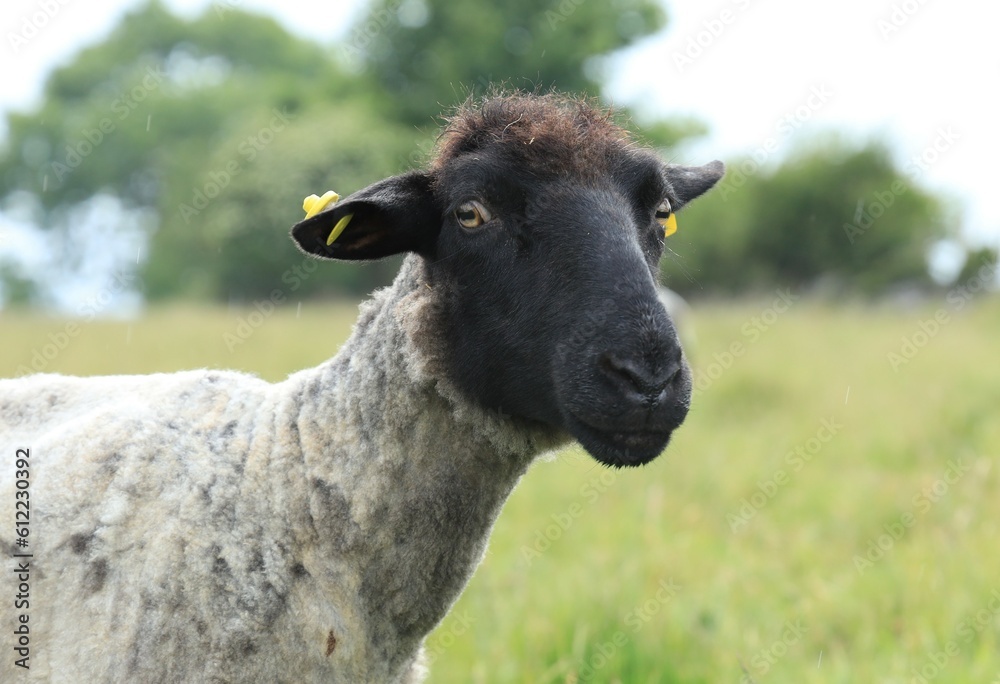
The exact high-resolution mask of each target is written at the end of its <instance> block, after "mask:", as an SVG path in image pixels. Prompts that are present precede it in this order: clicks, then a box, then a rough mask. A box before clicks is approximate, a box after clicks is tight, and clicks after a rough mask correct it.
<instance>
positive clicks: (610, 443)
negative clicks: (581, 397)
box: [567, 416, 673, 468]
mask: <svg viewBox="0 0 1000 684" xmlns="http://www.w3.org/2000/svg"><path fill="white" fill-rule="evenodd" d="M568 423H569V424H568V426H567V427H568V429H569V432H570V434H572V435H573V437H575V438H576V440H577V441H578V442H580V445H581V446H582V447H583V448H584V449H586V450H587V452H588V453H589V454H590V455H591V456H593V457H594V458H595V459H597V460H598V461H600V462H601V463H603V464H605V465H608V466H613V467H616V468H623V467H624V468H631V467H635V466H640V465H644V464H646V463H649V462H650V461H652V460H653V459H654V458H656V457H657V456H659V455H660V454H661V453H663V450H664V449H666V448H667V444H668V443H669V442H670V436H671V435H672V434H673V430H649V429H636V430H608V429H604V428H599V427H595V426H593V425H590V424H588V423H586V422H584V421H582V420H580V419H579V418H576V417H574V416H568Z"/></svg>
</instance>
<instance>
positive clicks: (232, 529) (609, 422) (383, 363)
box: [0, 92, 723, 683]
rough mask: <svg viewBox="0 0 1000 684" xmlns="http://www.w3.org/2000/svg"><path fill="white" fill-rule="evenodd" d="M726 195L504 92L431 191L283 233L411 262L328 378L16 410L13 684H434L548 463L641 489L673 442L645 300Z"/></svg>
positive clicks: (630, 145) (402, 183)
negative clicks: (601, 468)
mask: <svg viewBox="0 0 1000 684" xmlns="http://www.w3.org/2000/svg"><path fill="white" fill-rule="evenodd" d="M722 174H723V167H722V164H721V163H719V162H712V163H710V164H707V165H705V166H701V167H683V166H677V165H668V164H665V163H664V162H663V161H661V160H660V159H659V158H658V157H656V156H655V155H654V154H653V153H652V152H651V151H649V150H647V149H644V148H642V147H640V146H639V145H637V144H636V143H635V142H633V141H632V140H631V138H630V136H629V134H628V133H626V131H625V130H623V129H622V128H621V127H619V126H618V125H617V124H616V123H615V122H614V119H613V117H612V115H611V114H610V113H609V112H608V111H605V110H604V109H602V108H601V107H600V106H599V105H596V104H592V103H590V102H588V101H585V100H581V99H574V98H571V97H568V96H561V95H557V94H545V95H538V94H526V93H519V92H513V93H495V94H493V95H490V96H488V97H486V98H484V99H482V100H480V101H478V102H474V101H469V102H467V103H465V104H464V105H462V106H461V107H459V108H458V109H457V110H456V112H455V113H454V114H453V115H452V116H451V117H450V118H449V119H448V121H447V123H446V125H445V127H444V130H443V132H442V134H441V136H440V138H439V141H438V145H437V151H436V156H435V158H434V159H433V161H432V162H431V163H430V164H429V165H428V167H427V168H425V169H422V170H415V171H409V172H406V173H403V174H401V175H398V176H393V177H390V178H387V179H384V180H381V181H378V182H376V183H374V184H373V185H370V186H368V187H366V188H364V189H362V190H359V191H357V192H355V193H354V194H353V195H351V196H349V197H347V198H346V199H344V200H343V201H341V202H337V203H335V204H332V205H331V206H328V207H326V208H325V209H324V210H323V211H320V212H319V213H316V214H315V215H313V216H310V217H309V218H307V219H305V220H303V221H300V222H299V223H298V224H296V225H295V226H294V227H293V229H292V238H293V240H294V241H295V243H296V244H297V245H298V247H299V248H300V249H302V250H303V251H304V252H306V253H307V254H310V255H313V256H315V257H317V258H320V259H342V260H367V259H378V258H381V257H385V256H387V255H391V254H406V256H405V258H404V261H403V263H402V266H401V268H400V271H399V273H398V275H397V277H396V279H395V281H394V283H393V284H392V285H391V286H389V287H387V288H384V289H381V290H379V291H377V292H375V293H374V294H373V296H372V297H371V298H370V299H369V301H367V302H366V303H364V304H363V305H362V307H361V309H360V313H359V317H358V320H357V322H356V324H355V327H354V330H353V332H352V334H351V336H350V338H349V339H348V341H347V342H346V343H345V344H344V345H343V347H342V348H341V349H340V350H339V352H338V353H336V355H334V356H333V357H332V358H331V359H330V360H328V361H326V362H325V363H322V364H321V365H319V366H318V367H316V368H312V369H308V370H303V371H301V372H297V373H295V374H293V375H291V376H290V377H288V379H286V380H285V381H283V382H280V383H276V384H270V383H267V382H264V381H262V380H260V379H258V378H256V377H254V376H251V375H247V374H243V373H237V372H223V371H215V370H196V371H188V372H181V373H174V374H157V375H149V376H110V377H93V378H76V377H66V376H61V375H51V374H47V375H33V376H27V377H23V378H19V379H15V380H3V381H0V446H2V451H0V453H2V455H3V459H4V463H5V466H4V468H3V469H2V474H0V500H2V501H3V502H5V503H4V505H5V506H13V502H14V500H15V496H16V492H19V491H22V488H21V487H19V486H18V485H16V484H15V469H14V467H13V466H12V465H11V464H12V463H13V459H14V457H15V453H17V454H18V455H19V456H21V457H22V458H21V460H20V465H18V468H22V466H23V470H24V471H25V472H24V473H23V478H22V475H17V478H19V479H27V481H28V483H29V484H30V487H29V488H28V492H29V494H30V525H29V524H28V523H27V522H25V523H23V526H24V527H25V528H30V534H29V530H27V529H26V530H24V535H29V536H27V537H24V535H22V534H21V531H17V532H15V530H13V529H12V528H11V526H10V525H7V526H4V527H0V547H2V549H3V551H4V552H5V554H6V556H7V557H8V558H11V556H12V554H14V553H22V554H24V553H26V552H27V553H30V554H31V557H30V558H19V559H15V560H17V562H18V563H21V564H23V567H24V568H26V569H25V570H24V571H23V574H24V577H25V578H27V582H26V584H27V585H30V586H29V587H28V589H29V590H30V591H29V593H30V599H26V600H27V601H29V602H30V606H29V605H28V604H27V603H25V604H24V605H23V609H22V608H21V607H20V606H19V607H18V609H15V610H14V611H12V605H13V604H12V603H11V602H10V601H9V600H5V601H4V608H3V611H2V616H3V620H2V623H3V625H4V627H3V629H2V633H3V637H2V644H0V652H2V653H3V654H4V656H3V659H2V660H0V680H2V681H5V682H7V681H14V677H16V676H17V675H18V674H30V675H31V676H32V678H35V679H38V680H49V679H51V680H53V681H71V682H83V681H86V682H116V681H120V682H142V681H176V682H187V681H199V682H201V681H204V682H235V681H255V682H351V683H357V682H362V683H364V682H379V683H384V682H399V683H407V682H419V681H421V680H422V678H423V677H424V675H425V672H426V668H425V667H424V664H423V660H422V655H421V653H422V648H423V641H424V639H425V637H426V635H427V634H428V633H429V632H430V631H431V630H432V629H433V628H434V627H435V625H437V624H438V623H439V621H440V620H441V619H442V618H443V617H444V615H445V614H446V613H447V612H448V610H449V608H450V607H451V605H452V604H453V603H454V601H455V600H456V598H457V597H458V595H459V593H460V592H461V590H462V588H463V587H464V586H465V584H466V583H467V582H468V580H469V579H470V577H471V575H472V573H473V572H474V570H475V568H476V566H477V565H478V564H479V562H480V561H481V559H482V557H483V554H484V551H485V545H486V541H487V538H488V536H489V534H490V531H491V528H492V525H493V523H494V521H495V519H496V517H497V515H498V513H499V511H500V509H501V506H502V505H503V503H504V501H505V500H506V498H507V497H508V495H509V494H510V493H511V491H512V489H513V488H514V486H515V485H516V484H517V482H518V480H519V479H520V477H521V476H522V474H524V473H525V471H526V470H527V469H528V467H529V465H530V464H531V463H532V461H533V460H534V459H535V458H536V457H537V456H538V455H539V454H541V453H543V452H546V451H549V450H553V449H556V448H558V447H561V446H562V445H564V444H566V443H567V442H569V441H571V440H576V441H577V442H579V443H580V444H581V445H582V446H583V448H584V449H585V450H586V451H587V452H589V453H590V454H591V455H592V456H593V457H594V458H595V459H596V460H597V461H598V462H600V463H602V464H604V465H606V466H610V467H615V468H622V467H635V466H639V465H642V464H644V463H647V462H649V461H650V460H652V459H653V458H655V457H656V456H658V455H659V454H660V453H661V452H662V451H663V450H664V448H665V447H666V445H667V443H668V441H669V439H670V437H671V434H672V433H673V431H674V430H675V429H677V427H678V426H680V424H681V423H682V421H683V420H684V418H685V416H686V414H687V412H688V408H689V403H690V396H691V374H690V370H689V367H688V365H687V363H686V361H685V358H684V356H683V352H682V350H681V347H680V345H679V343H678V340H677V336H676V332H675V330H674V327H673V325H672V324H671V321H670V318H669V316H668V314H667V312H666V310H665V309H664V307H663V306H662V305H661V304H660V303H659V302H658V300H657V291H656V285H655V283H656V280H655V278H656V274H657V273H658V261H659V259H660V256H661V254H662V251H663V242H664V234H665V227H667V226H670V225H675V221H676V219H675V218H674V212H676V211H678V210H679V209H681V208H682V207H683V206H684V205H686V204H687V203H688V202H690V201H691V200H692V199H694V198H695V197H698V196H699V195H701V194H702V193H704V192H706V191H707V190H708V189H709V188H711V187H712V185H714V184H715V183H716V181H717V180H718V179H719V178H720V177H721V176H722ZM335 228H336V229H338V230H339V231H340V234H339V235H338V236H335V239H331V232H334V229H335ZM316 344H318V345H322V344H324V343H323V341H322V340H316ZM18 450H21V451H18ZM21 525H22V523H18V527H21ZM19 537H21V539H19ZM24 539H27V541H28V542H29V544H28V546H27V547H24V546H15V542H18V541H24ZM10 562H11V561H8V564H9V563H10ZM11 575H12V573H9V572H5V573H4V575H3V576H4V580H3V581H2V584H3V591H4V597H5V599H6V598H7V597H10V596H12V594H13V593H14V592H15V591H17V590H18V587H19V586H20V587H21V589H24V588H25V587H24V586H22V585H17V582H18V581H19V580H17V579H15V578H12V577H11ZM22 615H26V616H27V618H22V617H21V616H22ZM25 619H26V620H27V622H24V624H25V625H26V630H27V632H30V634H27V637H26V638H25V639H22V636H25V635H24V634H22V635H18V634H12V629H11V625H15V624H19V623H18V621H19V620H25ZM26 643H27V644H28V645H27V646H25V644H26ZM18 647H20V648H22V651H16V650H12V649H16V648H18ZM12 653H13V654H14V656H12V655H11V654H12ZM25 653H26V654H27V655H26V656H25V655H24V654H25ZM15 658H23V659H22V660H19V661H17V662H15ZM25 665H26V666H29V667H30V670H24V669H23V666H25Z"/></svg>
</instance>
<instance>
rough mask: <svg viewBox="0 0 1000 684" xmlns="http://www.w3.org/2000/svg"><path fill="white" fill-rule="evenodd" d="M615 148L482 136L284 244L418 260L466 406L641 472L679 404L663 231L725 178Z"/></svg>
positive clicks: (302, 228)
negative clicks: (562, 434) (573, 148)
mask: <svg viewBox="0 0 1000 684" xmlns="http://www.w3.org/2000/svg"><path fill="white" fill-rule="evenodd" d="M515 123H517V122H515ZM504 130H506V129H504ZM613 142H614V141H612V143H613ZM612 143H609V142H608V141H607V140H604V141H603V142H602V144H603V149H602V154H601V155H600V156H599V157H594V156H591V159H590V162H589V163H586V164H583V165H580V164H577V165H575V168H567V166H568V163H567V162H565V161H564V162H560V161H559V160H553V159H551V158H549V157H551V155H546V149H545V145H546V141H545V140H544V139H538V140H536V138H535V137H531V138H528V137H527V135H522V136H521V139H518V140H515V141H514V143H513V144H511V143H509V142H504V141H503V140H498V139H497V138H496V137H493V138H489V137H487V142H485V143H483V142H476V143H475V144H472V143H470V144H469V145H468V146H467V147H468V149H462V148H461V146H457V147H458V149H455V150H453V151H452V154H451V156H450V157H449V158H448V159H446V160H445V161H444V162H442V163H439V164H438V165H437V166H436V168H435V169H434V170H433V171H431V172H428V173H410V174H405V175H403V176H398V177H395V178H391V179H387V180H385V181H382V182H380V183H376V184H375V185H373V186H371V187H369V188H366V189H365V190H362V191H361V192H359V193H356V194H355V195H353V196H351V197H349V198H347V200H345V201H344V202H342V203H341V204H339V205H338V206H337V207H335V208H334V209H333V210H331V211H328V212H325V213H324V214H320V215H319V216H317V217H315V218H313V219H310V220H308V221H304V222H302V223H300V224H299V225H298V226H296V228H295V229H294V231H293V235H294V237H295V239H296V240H297V241H298V243H299V245H300V246H301V247H302V248H303V249H305V250H306V251H309V252H311V253H314V254H318V255H321V256H327V257H332V258H375V257H378V256H383V255H385V254H387V253H394V252H399V251H414V252H417V253H419V254H421V255H422V256H423V257H424V258H425V259H426V260H427V265H428V273H429V277H430V279H431V281H432V282H431V283H430V284H431V286H432V287H433V288H434V289H435V290H437V291H439V292H440V293H441V296H442V297H444V298H445V301H444V303H445V307H446V310H447V313H446V317H445V318H446V321H445V325H446V327H447V329H446V330H445V339H446V340H447V346H448V353H449V354H450V359H449V367H450V369H451V373H452V374H453V375H454V378H453V379H454V381H455V382H456V383H457V384H458V385H459V386H460V387H461V388H462V389H463V390H464V391H465V392H466V393H467V394H468V395H469V396H471V397H473V398H475V399H476V400H477V401H479V402H480V403H481V404H482V405H484V406H485V407H487V408H490V409H495V410H498V411H501V412H503V413H506V414H509V415H513V416H518V417H520V418H524V419H528V420H532V421H539V422H542V423H546V424H549V425H552V426H555V427H558V428H561V429H562V430H565V431H566V432H567V433H569V434H570V435H572V436H573V437H574V438H576V439H577V440H578V441H579V442H580V443H581V444H582V445H583V447H584V448H585V449H586V450H587V451H588V452H590V454H591V455H593V456H594V457H595V458H596V459H598V460H599V461H601V462H602V463H605V464H607V465H612V466H635V465H640V464H643V463H646V462H648V461H650V460H651V459H653V458H655V457H656V456H657V455H659V454H660V453H661V452H662V451H663V449H664V448H665V447H666V445H667V442H668V441H669V440H670V436H671V434H672V433H673V431H674V430H675V429H676V428H677V427H678V426H679V425H680V424H681V422H682V421H683V420H684V418H685V416H686V415H687V411H688V407H689V404H690V397H691V374H690V370H689V368H688V366H687V363H686V362H685V359H684V355H683V353H682V351H681V347H680V343H679V341H678V338H677V333H676V331H675V329H674V326H673V323H672V322H671V320H670V318H669V316H668V315H667V312H666V310H665V309H664V307H663V306H662V304H661V303H660V301H659V299H658V297H657V293H656V285H655V284H656V278H657V274H658V268H659V267H658V264H659V259H660V257H661V255H662V252H663V244H664V226H663V221H664V219H665V218H666V212H668V211H676V210H678V209H680V208H681V207H683V206H684V204H686V203H687V202H689V201H690V200H692V199H694V198H695V197H697V196H698V195H700V194H702V193H703V192H705V191H707V190H708V189H709V188H711V187H712V185H714V184H715V182H716V181H717V180H718V179H719V178H720V177H721V176H722V173H723V170H722V165H721V164H720V163H718V162H713V163H712V164H709V165H707V166H704V167H697V168H687V167H678V166H667V165H664V164H663V163H662V162H661V161H659V160H658V159H657V158H656V157H655V156H653V155H652V154H650V153H648V152H645V151H642V150H638V149H636V148H634V147H631V146H628V145H620V144H612ZM532 144H537V145H538V147H537V148H534V149H531V148H530V146H531V145H532ZM453 147H454V146H453ZM554 147H557V146H552V145H550V148H549V151H551V150H552V149H554ZM564 147H565V146H564ZM574 158H576V159H577V160H578V161H579V155H574ZM348 213H352V214H353V215H354V217H353V218H352V220H351V223H350V224H349V225H348V227H347V228H346V229H345V230H344V232H343V234H342V235H341V237H339V238H338V239H337V241H335V242H334V243H333V244H332V245H326V244H325V240H324V238H325V237H326V236H327V234H328V233H329V230H330V228H331V227H332V226H333V225H334V224H335V223H336V222H337V221H339V220H340V219H341V218H342V217H343V216H345V215H346V214H348Z"/></svg>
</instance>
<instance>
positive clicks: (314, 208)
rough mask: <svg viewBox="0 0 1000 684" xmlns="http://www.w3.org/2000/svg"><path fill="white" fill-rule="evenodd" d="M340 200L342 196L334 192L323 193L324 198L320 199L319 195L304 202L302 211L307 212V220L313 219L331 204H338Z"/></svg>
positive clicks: (307, 198) (312, 196) (310, 196)
mask: <svg viewBox="0 0 1000 684" xmlns="http://www.w3.org/2000/svg"><path fill="white" fill-rule="evenodd" d="M339 199H340V195H338V194H337V193H335V192H334V191H333V190H327V191H326V192H324V193H323V196H322V197H319V196H318V195H309V196H308V197H306V198H305V199H304V200H302V209H303V211H305V212H306V218H307V219H311V218H312V217H313V216H315V215H316V214H318V213H319V212H321V211H323V210H324V209H326V208H327V207H328V206H330V205H331V204H336V203H337V200H339ZM303 220H304V219H303Z"/></svg>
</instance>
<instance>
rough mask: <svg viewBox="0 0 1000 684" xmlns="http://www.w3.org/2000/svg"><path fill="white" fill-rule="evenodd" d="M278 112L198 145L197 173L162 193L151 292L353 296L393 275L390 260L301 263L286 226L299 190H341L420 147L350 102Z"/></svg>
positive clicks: (396, 164) (297, 207)
mask: <svg viewBox="0 0 1000 684" xmlns="http://www.w3.org/2000/svg"><path fill="white" fill-rule="evenodd" d="M278 114H279V113H278V112H263V113H260V114H258V115H257V116H254V117H247V118H246V119H245V120H244V122H243V125H242V127H241V128H240V129H235V130H233V131H232V133H231V135H229V136H226V137H225V138H224V139H222V140H220V141H219V142H218V144H217V145H215V147H214V148H213V149H211V150H207V151H206V152H207V154H206V155H205V163H204V166H203V170H202V172H200V173H199V174H198V175H196V176H195V177H194V178H192V179H190V180H189V182H188V183H187V184H186V185H184V186H177V187H176V188H172V189H171V192H170V194H169V195H168V196H167V197H165V198H164V205H165V206H168V207H172V209H170V210H168V211H164V212H163V214H162V218H161V220H162V227H161V228H160V230H159V231H158V232H157V233H156V236H155V240H154V245H153V247H154V250H156V254H157V255H158V256H157V258H155V259H153V260H152V261H151V262H150V264H149V267H148V268H147V273H146V280H147V285H148V288H149V293H150V295H151V296H154V297H157V296H166V295H169V294H177V293H182V294H184V295H187V296H191V297H199V298H211V299H217V300H218V299H222V300H225V299H234V298H235V299H259V298H267V297H268V296H269V295H270V293H271V292H272V291H273V290H274V289H275V288H277V289H279V290H281V291H282V292H283V294H284V295H285V296H288V297H292V296H295V297H300V296H308V295H310V294H315V293H317V292H322V291H350V292H353V293H354V294H357V295H361V294H365V293H367V292H369V291H370V290H371V289H372V288H373V287H376V286H378V285H382V284H385V283H387V282H388V281H390V280H391V279H392V276H393V275H395V272H396V270H398V262H395V261H391V262H376V263H372V264H363V265H359V264H350V263H334V262H329V263H318V262H315V261H314V260H311V259H309V260H307V259H306V258H305V256H304V255H302V254H301V253H300V252H298V250H297V249H296V248H295V246H294V244H293V243H292V241H291V240H290V239H289V237H288V228H289V227H290V226H291V225H292V224H293V223H294V222H295V221H298V220H299V219H300V218H302V216H303V214H302V210H301V206H302V198H303V196H304V195H306V194H308V193H310V192H316V193H319V194H322V193H323V192H324V191H325V190H328V189H330V188H333V189H336V190H339V191H340V193H341V194H345V195H346V194H348V193H350V192H352V191H354V190H357V189H360V188H362V187H364V186H365V185H367V184H369V183H371V182H373V181H375V180H377V179H379V178H381V177H382V176H384V175H386V174H387V173H391V172H393V171H394V170H397V169H399V168H400V167H402V166H405V165H406V164H407V162H408V159H407V157H406V156H405V155H404V153H403V151H404V150H407V149H408V148H410V149H412V150H413V152H414V153H415V154H417V155H419V154H420V152H419V150H418V149H417V148H416V147H414V143H413V135H412V133H411V132H410V131H408V130H407V129H405V128H403V127H400V126H398V125H396V124H393V123H391V122H387V121H378V114H377V113H376V112H374V111H372V110H371V109H370V108H368V107H367V106H365V105H362V104H358V103H357V102H347V103H341V104H337V105H335V106H334V105H329V106H323V107H313V108H310V109H309V110H306V111H303V112H301V113H300V114H298V115H296V116H295V117H294V119H293V120H292V121H291V122H288V123H285V122H283V121H282V120H281V117H280V116H279V115H278ZM373 122H378V123H377V124H373ZM272 136H273V139H274V141H275V142H274V144H265V142H264V141H265V140H268V139H270V138H271V137H272ZM254 141H255V142H254ZM317 267H318V268H317Z"/></svg>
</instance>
